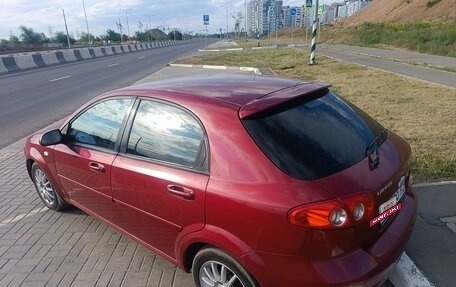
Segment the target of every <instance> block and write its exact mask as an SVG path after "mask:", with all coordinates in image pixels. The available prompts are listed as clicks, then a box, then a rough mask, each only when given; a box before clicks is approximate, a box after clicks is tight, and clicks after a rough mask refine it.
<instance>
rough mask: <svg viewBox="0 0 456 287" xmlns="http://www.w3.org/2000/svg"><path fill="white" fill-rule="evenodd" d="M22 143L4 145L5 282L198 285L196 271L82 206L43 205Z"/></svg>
mask: <svg viewBox="0 0 456 287" xmlns="http://www.w3.org/2000/svg"><path fill="white" fill-rule="evenodd" d="M22 147H23V141H21V142H18V143H16V144H14V145H12V146H10V147H7V148H5V149H3V150H1V151H0V199H1V200H0V286H8V287H10V286H11V287H12V286H24V287H25V286H33V287H38V286H175V287H190V286H194V284H193V281H192V278H191V274H186V273H184V272H183V271H181V270H179V269H177V268H176V267H175V266H174V265H172V264H170V263H168V262H167V261H166V260H165V259H163V258H161V257H159V256H156V255H155V254H154V253H153V252H151V251H149V250H148V249H146V248H145V247H143V246H141V245H139V244H137V243H135V242H134V241H133V240H131V239H129V238H127V237H125V236H123V235H121V234H120V233H119V232H117V231H115V230H114V229H112V228H110V227H108V226H107V225H105V224H104V223H102V222H100V221H99V220H97V219H95V218H93V217H91V216H88V215H87V214H86V213H84V212H82V211H80V210H79V209H77V208H74V207H70V208H69V209H67V210H65V211H64V212H54V211H51V210H48V209H47V208H45V207H43V206H44V205H43V204H42V203H41V201H40V199H39V198H38V195H37V193H36V191H35V188H34V187H33V184H32V182H31V180H30V179H29V177H28V174H27V172H26V169H25V164H24V157H23V153H22Z"/></svg>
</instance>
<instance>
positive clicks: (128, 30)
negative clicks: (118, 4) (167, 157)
mask: <svg viewBox="0 0 456 287" xmlns="http://www.w3.org/2000/svg"><path fill="white" fill-rule="evenodd" d="M120 10H122V11H125V18H126V19H127V32H128V41H129V42H130V41H131V38H130V25H129V24H128V11H130V10H133V9H120Z"/></svg>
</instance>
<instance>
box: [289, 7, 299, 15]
mask: <svg viewBox="0 0 456 287" xmlns="http://www.w3.org/2000/svg"><path fill="white" fill-rule="evenodd" d="M297 13H298V10H296V8H291V9H290V15H291V16H296V14H297Z"/></svg>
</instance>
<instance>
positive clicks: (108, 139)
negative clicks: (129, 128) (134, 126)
mask: <svg viewBox="0 0 456 287" xmlns="http://www.w3.org/2000/svg"><path fill="white" fill-rule="evenodd" d="M130 104H131V99H126V98H121V99H111V100H106V101H102V102H100V103H97V104H95V105H94V106H92V107H90V108H89V109H87V110H86V111H84V112H83V113H82V114H80V115H79V116H78V117H77V118H76V119H75V120H74V121H72V122H71V125H70V128H69V130H68V132H67V134H68V135H69V138H70V141H71V142H73V143H82V144H87V145H92V146H96V147H100V148H107V149H111V150H112V149H114V147H115V145H116V141H117V136H118V135H119V131H120V128H121V126H122V122H123V121H124V119H125V116H126V113H127V111H128V108H129V107H130Z"/></svg>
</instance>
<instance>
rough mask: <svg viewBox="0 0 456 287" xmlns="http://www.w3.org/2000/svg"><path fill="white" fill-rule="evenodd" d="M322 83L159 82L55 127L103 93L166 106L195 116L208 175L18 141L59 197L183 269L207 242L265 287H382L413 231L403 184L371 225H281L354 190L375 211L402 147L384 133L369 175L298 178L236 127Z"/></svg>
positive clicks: (365, 165)
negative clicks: (373, 197)
mask: <svg viewBox="0 0 456 287" xmlns="http://www.w3.org/2000/svg"><path fill="white" fill-rule="evenodd" d="M327 87H328V85H326V84H318V83H317V84H306V83H300V82H298V81H294V80H289V79H278V78H273V77H258V76H255V77H250V76H249V77H246V76H241V77H239V76H235V77H214V78H211V77H209V78H204V79H203V78H191V79H181V80H171V81H163V82H158V83H153V84H146V85H141V86H136V87H128V88H124V89H120V90H117V91H113V92H110V93H107V94H105V95H102V96H100V97H97V98H96V99H94V100H92V101H91V102H89V103H88V104H86V105H85V106H83V107H81V108H80V109H79V110H78V111H76V112H75V113H74V114H73V115H72V116H70V117H69V118H68V120H67V121H66V122H65V123H64V124H63V125H62V127H61V129H64V128H65V127H66V126H67V124H68V123H69V122H70V121H71V119H72V118H73V117H74V116H76V115H78V114H79V113H81V112H83V111H84V110H85V109H86V107H88V106H90V105H91V104H93V103H95V102H97V101H99V100H101V99H106V98H109V97H115V96H123V97H125V96H132V97H141V98H144V99H158V100H162V101H166V102H170V103H173V104H174V105H177V106H182V107H185V108H186V109H187V110H188V111H190V112H191V113H193V114H194V115H195V116H196V117H197V118H198V119H199V120H200V121H201V123H202V125H203V127H204V130H205V137H206V138H207V141H208V152H209V154H208V156H209V170H208V171H207V172H204V171H203V172H202V171H192V170H188V169H185V168H181V167H176V166H172V165H167V164H163V163H160V162H151V161H148V160H143V159H139V158H135V157H131V156H127V155H124V154H117V153H104V152H100V151H96V150H91V149H87V148H83V147H79V146H74V145H67V144H57V145H55V146H49V147H44V146H42V145H40V138H41V135H35V136H32V137H30V138H29V139H28V141H27V143H26V147H25V154H26V158H27V160H28V166H29V167H30V166H31V164H30V163H31V162H37V163H38V164H39V165H40V167H41V168H42V169H43V171H44V172H45V173H46V174H47V176H48V178H49V179H50V180H51V182H52V184H53V185H54V186H55V187H56V189H57V191H58V192H59V194H60V195H61V196H62V197H63V198H64V199H65V200H66V201H67V202H69V203H72V204H74V205H76V206H77V207H79V208H81V209H83V210H84V211H86V212H88V213H89V214H91V215H93V216H95V217H97V218H99V219H101V220H103V221H104V222H107V223H108V224H110V225H111V226H113V227H115V228H117V229H118V230H120V231H121V232H123V233H125V234H127V235H128V236H130V237H132V238H134V239H135V240H137V241H139V242H140V243H142V244H144V245H145V246H147V247H149V248H150V249H152V250H154V251H155V252H157V253H159V254H160V255H162V256H163V257H165V258H167V259H168V260H170V261H171V262H173V263H174V264H176V265H178V266H179V267H180V268H183V269H186V270H187V271H188V269H189V267H190V266H189V264H191V258H190V259H189V258H188V256H191V255H194V254H193V253H194V250H193V248H195V246H196V247H198V246H203V245H212V246H215V247H218V248H220V249H222V250H224V251H225V252H226V253H228V254H230V255H231V256H232V257H233V258H235V259H237V260H238V261H239V262H240V263H241V264H242V265H243V266H244V267H245V268H246V269H247V270H248V271H249V272H250V273H251V274H252V275H253V277H254V278H255V279H256V281H257V282H258V283H259V285H260V286H263V287H280V286H285V287H288V286H352V285H353V284H355V285H356V286H380V285H381V284H382V283H383V282H384V281H385V280H386V279H387V277H388V275H389V274H390V272H391V271H392V268H393V267H394V266H395V263H396V262H397V261H398V260H399V258H400V256H401V254H402V252H403V251H404V249H405V244H406V243H407V241H408V238H409V236H410V234H411V231H412V227H413V224H414V220H415V214H416V199H415V197H414V195H413V192H412V190H411V187H410V186H409V185H408V183H407V186H406V195H405V197H404V199H403V201H402V209H401V210H400V211H399V212H398V213H396V214H395V215H393V216H391V217H390V218H389V219H388V220H387V221H386V222H384V223H382V225H381V226H380V225H376V226H373V227H370V226H369V224H368V222H367V223H363V224H360V225H359V226H355V227H349V228H341V229H337V230H316V229H310V228H300V227H297V226H294V225H291V224H290V223H289V222H288V220H287V216H288V213H289V211H290V209H292V208H293V207H296V206H299V205H302V204H307V203H314V202H322V201H325V200H330V199H334V198H338V197H341V196H345V195H348V194H354V193H358V192H370V193H377V194H378V193H380V194H379V195H378V197H377V202H376V208H378V205H380V204H381V203H382V202H384V201H385V200H387V199H388V198H389V197H390V196H391V195H392V194H393V193H394V192H395V191H396V189H397V182H398V181H399V180H400V179H401V178H402V177H403V176H406V177H407V178H409V176H410V146H409V145H408V144H406V143H405V142H404V141H403V140H402V139H401V138H399V137H398V136H397V135H395V134H394V133H392V132H390V133H389V136H388V139H387V140H386V141H385V142H384V143H383V144H382V145H381V146H380V147H379V154H380V155H381V163H380V165H379V168H377V169H374V170H371V169H369V162H368V159H367V158H365V159H364V160H362V161H360V162H358V163H357V164H355V165H353V166H351V167H350V168H348V169H345V170H343V171H341V172H339V173H336V174H333V175H331V176H329V177H325V178H322V179H318V180H307V181H306V180H299V179H295V178H292V177H290V176H288V175H286V174H285V173H284V172H283V171H281V170H280V169H279V168H277V166H276V165H275V164H274V163H273V162H272V161H271V160H270V159H269V158H268V157H267V156H266V155H265V154H264V153H263V152H262V151H261V150H260V148H259V147H258V145H257V144H256V143H255V141H254V140H253V139H252V138H251V136H250V135H249V133H248V132H247V130H246V129H245V128H244V126H243V125H242V123H241V121H240V119H242V118H248V117H251V116H252V115H255V114H257V113H260V112H262V111H264V110H266V109H269V108H271V107H274V106H276V105H280V104H282V103H284V102H287V101H290V100H293V99H295V98H297V97H300V96H303V95H312V93H314V92H316V91H321V90H322V89H326V88H327ZM45 152H46V153H47V154H48V156H45V155H44V154H45ZM93 163H96V164H98V165H93ZM99 168H102V169H103V173H99V172H97V171H99V170H97V169H99ZM390 181H391V182H392V183H391V185H389V182H390ZM387 185H388V186H387ZM385 186H387V188H385ZM380 191H381V192H380ZM366 224H367V225H366Z"/></svg>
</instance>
